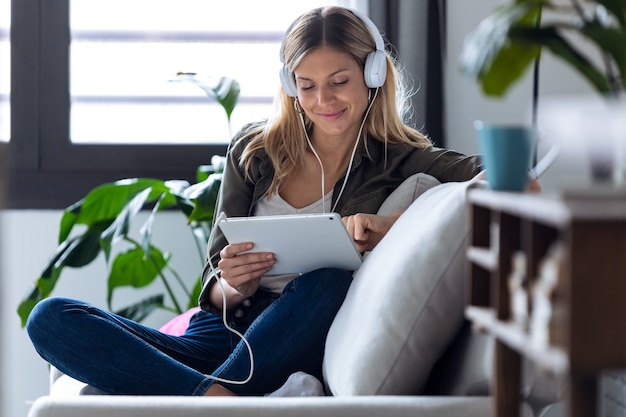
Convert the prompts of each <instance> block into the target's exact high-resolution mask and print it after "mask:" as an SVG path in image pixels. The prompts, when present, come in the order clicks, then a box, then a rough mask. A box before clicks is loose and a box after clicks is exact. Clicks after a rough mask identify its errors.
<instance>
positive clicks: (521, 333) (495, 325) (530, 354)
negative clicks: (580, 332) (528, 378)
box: [465, 306, 569, 374]
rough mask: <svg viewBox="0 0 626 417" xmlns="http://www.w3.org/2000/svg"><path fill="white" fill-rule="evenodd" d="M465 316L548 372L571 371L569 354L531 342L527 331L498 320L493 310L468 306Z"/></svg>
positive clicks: (513, 324) (479, 327)
mask: <svg viewBox="0 0 626 417" xmlns="http://www.w3.org/2000/svg"><path fill="white" fill-rule="evenodd" d="M465 316H466V317H467V318H468V319H469V320H470V321H472V323H473V324H474V326H475V327H476V328H478V329H479V330H481V331H486V332H488V333H491V334H493V335H494V336H495V337H496V338H498V339H499V340H502V341H503V342H504V343H506V344H507V346H509V347H510V348H512V349H515V350H516V351H518V352H520V353H521V354H523V355H524V356H526V357H527V358H529V359H530V360H532V361H533V362H534V363H535V364H536V365H538V366H539V367H540V368H541V369H543V370H545V371H546V372H552V373H555V374H564V373H565V372H567V370H568V369H569V360H568V357H567V353H566V352H565V351H564V350H563V349H560V348H557V347H540V346H536V345H534V344H533V343H532V342H531V339H530V337H529V336H528V333H527V332H526V330H524V329H522V328H521V326H520V325H518V324H516V323H512V322H508V321H507V322H505V321H500V320H496V314H495V311H494V310H493V309H490V308H484V307H474V306H468V307H467V309H466V310H465Z"/></svg>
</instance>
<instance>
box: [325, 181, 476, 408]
mask: <svg viewBox="0 0 626 417" xmlns="http://www.w3.org/2000/svg"><path fill="white" fill-rule="evenodd" d="M473 183H474V182H473V181H467V182H461V183H446V184H442V185H438V186H436V187H434V188H431V189H429V190H428V191H426V192H425V193H424V194H423V195H421V196H419V198H417V200H416V201H415V202H413V203H412V204H411V205H410V207H409V208H408V209H407V210H406V211H405V213H404V214H402V216H400V218H399V219H398V220H397V221H396V223H395V224H394V226H393V227H392V228H391V230H390V231H389V232H388V233H387V235H386V236H385V238H384V239H383V240H382V241H381V242H380V243H379V244H378V246H377V247H376V248H375V249H374V250H373V251H372V252H371V253H370V254H369V256H368V257H367V258H366V259H365V261H364V263H363V265H362V266H361V268H359V270H358V271H356V272H355V275H354V282H353V283H352V286H351V287H350V290H349V291H348V294H347V297H346V300H345V302H344V304H343V305H342V307H341V309H340V310H339V313H338V314H337V316H336V318H335V320H334V321H333V324H332V326H331V328H330V332H329V334H328V338H327V341H326V351H325V357H324V368H323V369H324V377H325V382H326V384H327V387H328V389H329V391H330V392H331V393H332V394H333V395H335V396H346V395H405V394H418V393H420V390H421V389H422V387H423V385H424V383H425V381H426V379H427V377H428V375H429V373H430V371H431V369H432V367H433V365H434V364H435V362H436V361H437V359H438V358H439V357H440V356H441V355H442V354H443V353H444V351H445V349H446V347H447V346H448V344H449V343H450V342H451V341H452V339H453V338H454V336H455V335H456V334H457V332H458V331H459V329H460V326H461V324H462V323H463V310H464V302H465V299H464V282H465V269H466V259H465V248H466V239H467V237H468V235H469V221H468V217H469V216H468V212H467V205H466V191H467V188H468V187H469V186H470V185H471V184H473Z"/></svg>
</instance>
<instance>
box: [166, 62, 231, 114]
mask: <svg viewBox="0 0 626 417" xmlns="http://www.w3.org/2000/svg"><path fill="white" fill-rule="evenodd" d="M176 76H177V78H178V80H181V81H188V82H190V83H192V84H195V85H197V86H198V87H200V88H201V89H202V90H203V91H204V92H205V93H206V94H207V95H208V96H209V97H210V98H212V99H214V100H215V101H217V102H218V103H219V104H221V105H222V107H223V108H224V111H225V112H226V118H227V119H228V120H229V121H230V115H231V114H232V112H233V110H234V109H235V106H236V105H237V100H238V99H239V93H240V91H241V88H240V86H239V82H238V81H237V80H234V79H232V78H229V77H214V76H206V75H201V74H196V73H194V72H179V73H178V74H176Z"/></svg>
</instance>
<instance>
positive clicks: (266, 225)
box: [218, 213, 363, 275]
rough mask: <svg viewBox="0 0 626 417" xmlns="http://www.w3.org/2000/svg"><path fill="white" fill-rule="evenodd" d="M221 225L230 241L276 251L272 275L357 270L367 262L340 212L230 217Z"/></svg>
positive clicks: (254, 250)
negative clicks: (342, 219) (248, 243)
mask: <svg viewBox="0 0 626 417" xmlns="http://www.w3.org/2000/svg"><path fill="white" fill-rule="evenodd" d="M218 224H219V227H220V229H221V230H222V232H223V233H224V236H225V237H226V240H228V243H243V242H252V243H254V248H253V249H252V250H251V251H250V252H273V253H274V254H275V256H276V263H275V264H274V267H273V268H272V270H271V271H270V272H269V274H272V275H277V274H290V273H306V272H309V271H312V270H314V269H318V268H328V267H334V268H341V269H344V270H347V271H354V270H356V269H357V268H358V267H359V266H361V263H362V262H363V258H362V256H361V253H360V252H359V251H358V249H357V248H356V246H355V245H354V242H353V241H352V238H351V237H350V235H349V234H348V231H347V230H346V227H345V226H344V224H343V222H342V221H341V217H340V216H339V214H337V213H328V214H294V215H279V216H252V217H230V218H226V219H224V220H222V221H221V222H219V223H218Z"/></svg>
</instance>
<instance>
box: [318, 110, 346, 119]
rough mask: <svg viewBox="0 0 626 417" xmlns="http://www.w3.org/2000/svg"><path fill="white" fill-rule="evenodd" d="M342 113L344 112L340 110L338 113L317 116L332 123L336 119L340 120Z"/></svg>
mask: <svg viewBox="0 0 626 417" xmlns="http://www.w3.org/2000/svg"><path fill="white" fill-rule="evenodd" d="M344 111H345V110H340V111H337V112H333V113H320V114H319V116H320V117H321V118H322V119H324V120H328V121H333V120H337V119H338V118H340V117H341V115H342V114H343V113H344Z"/></svg>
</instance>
